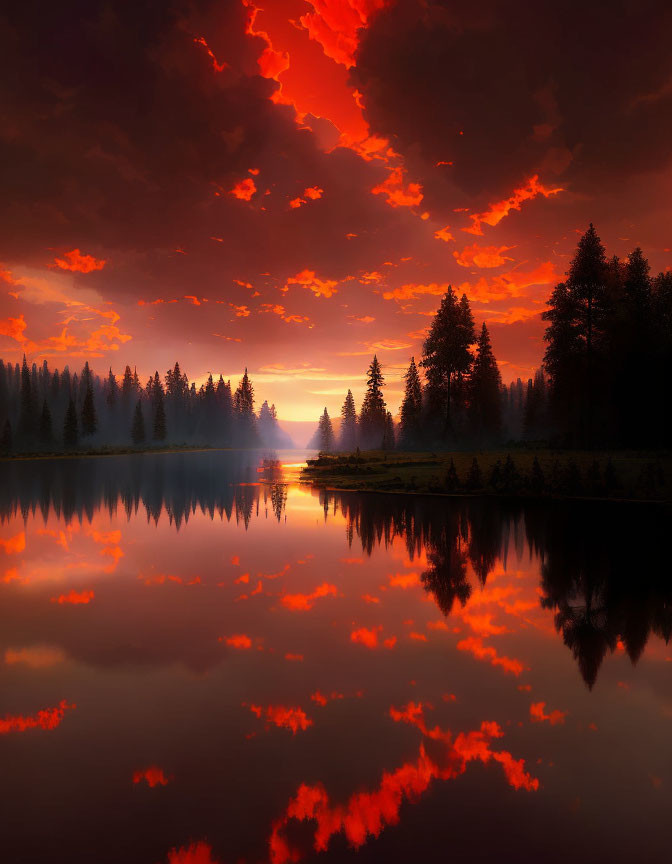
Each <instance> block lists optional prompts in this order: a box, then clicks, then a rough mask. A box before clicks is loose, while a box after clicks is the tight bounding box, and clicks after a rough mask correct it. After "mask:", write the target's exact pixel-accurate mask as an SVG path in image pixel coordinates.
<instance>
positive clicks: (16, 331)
mask: <svg viewBox="0 0 672 864" xmlns="http://www.w3.org/2000/svg"><path fill="white" fill-rule="evenodd" d="M26 326H27V324H26V320H25V318H24V317H23V315H19V317H18V318H0V336H9V338H10V339H14V341H15V342H19V343H23V342H25V341H26V338H27V337H26V336H24V335H23V331H24V330H25V329H26ZM0 542H2V541H0Z"/></svg>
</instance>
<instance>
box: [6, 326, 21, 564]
mask: <svg viewBox="0 0 672 864" xmlns="http://www.w3.org/2000/svg"><path fill="white" fill-rule="evenodd" d="M1 332H2V331H0V333H1ZM25 548H26V534H25V532H24V531H21V532H20V533H19V534H15V535H14V536H13V537H8V538H7V540H3V539H2V538H1V537H0V549H2V550H3V552H5V553H6V554H7V555H13V554H15V553H16V552H23V550H24V549H25Z"/></svg>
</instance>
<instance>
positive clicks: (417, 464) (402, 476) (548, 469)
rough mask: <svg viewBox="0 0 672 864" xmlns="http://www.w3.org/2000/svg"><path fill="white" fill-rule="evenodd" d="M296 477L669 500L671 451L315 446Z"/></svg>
mask: <svg viewBox="0 0 672 864" xmlns="http://www.w3.org/2000/svg"><path fill="white" fill-rule="evenodd" d="M301 479H302V480H304V481H307V482H310V483H311V484H313V485H315V486H319V487H325V488H330V489H349V490H354V491H362V492H364V491H368V492H373V491H379V492H405V493H408V492H415V493H435V494H436V493H439V494H451V495H455V494H464V495H507V496H511V495H513V496H523V497H558V498H559V497H571V498H576V497H579V498H614V499H629V500H639V501H670V500H672V454H670V453H669V452H665V453H654V452H650V453H649V452H646V453H640V452H632V451H611V452H597V451H593V452H586V451H553V450H548V449H527V448H525V449H523V448H521V449H517V448H511V449H503V450H491V451H490V450H488V451H485V450H484V451H474V452H463V451H456V452H449V453H404V452H396V451H393V452H385V451H367V452H364V453H361V454H359V455H358V454H352V453H350V454H320V456H319V457H318V458H316V459H313V460H309V461H308V465H307V467H306V468H304V469H303V471H302V474H301Z"/></svg>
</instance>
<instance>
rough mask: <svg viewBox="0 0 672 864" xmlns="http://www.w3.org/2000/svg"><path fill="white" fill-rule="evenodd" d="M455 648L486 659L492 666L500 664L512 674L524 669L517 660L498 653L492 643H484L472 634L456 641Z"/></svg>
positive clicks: (477, 657)
mask: <svg viewBox="0 0 672 864" xmlns="http://www.w3.org/2000/svg"><path fill="white" fill-rule="evenodd" d="M457 650H458V651H468V652H469V653H470V654H473V655H474V657H476V659H477V660H486V661H487V662H488V663H491V664H492V665H493V666H500V667H501V668H502V669H503V670H504V671H505V672H511V673H512V674H513V675H520V674H521V672H523V671H524V669H525V667H524V666H523V664H522V663H521V662H520V661H519V660H514V659H511V658H510V657H504V656H501V655H499V654H498V653H497V651H496V650H495V649H494V648H493V647H492V645H484V644H483V641H482V640H481V639H477V638H476V637H474V636H469V638H467V639H462V640H461V641H460V642H458V643H457Z"/></svg>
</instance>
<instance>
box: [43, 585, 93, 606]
mask: <svg viewBox="0 0 672 864" xmlns="http://www.w3.org/2000/svg"><path fill="white" fill-rule="evenodd" d="M94 597H95V594H94V592H93V591H75V589H74V588H72V589H71V590H70V591H68V593H67V594H59V596H58V597H52V598H51V602H52V603H58V604H60V605H61V606H63V605H64V604H65V603H70V604H72V605H73V606H81V605H85V604H86V603H90V602H91V601H92V600H93V598H94Z"/></svg>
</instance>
